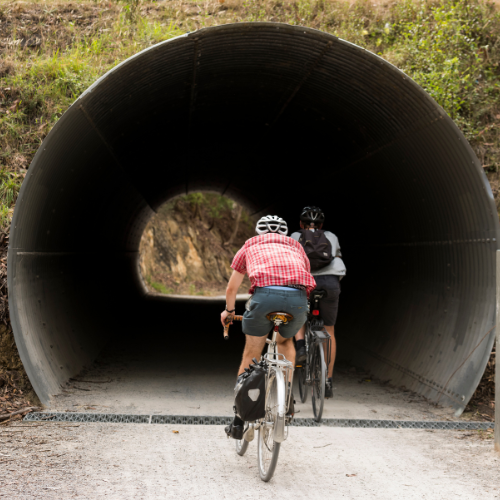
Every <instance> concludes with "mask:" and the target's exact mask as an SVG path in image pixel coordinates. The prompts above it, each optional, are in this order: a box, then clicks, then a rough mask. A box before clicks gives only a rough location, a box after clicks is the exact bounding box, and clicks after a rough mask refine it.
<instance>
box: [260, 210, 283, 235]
mask: <svg viewBox="0 0 500 500" xmlns="http://www.w3.org/2000/svg"><path fill="white" fill-rule="evenodd" d="M255 232H256V233H257V234H266V233H278V234H282V235H283V236H286V235H287V234H288V226H287V225H286V222H285V221H284V220H283V219H282V218H281V217H278V216H277V215H266V216H265V217H262V218H261V219H259V222H257V225H256V226H255Z"/></svg>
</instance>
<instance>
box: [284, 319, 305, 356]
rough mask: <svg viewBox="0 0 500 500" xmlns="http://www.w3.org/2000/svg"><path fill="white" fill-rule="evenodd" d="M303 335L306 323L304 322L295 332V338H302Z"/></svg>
mask: <svg viewBox="0 0 500 500" xmlns="http://www.w3.org/2000/svg"><path fill="white" fill-rule="evenodd" d="M305 336H306V325H305V324H304V325H302V326H301V327H300V330H299V331H298V332H297V335H295V340H304V338H305ZM287 359H288V358H287Z"/></svg>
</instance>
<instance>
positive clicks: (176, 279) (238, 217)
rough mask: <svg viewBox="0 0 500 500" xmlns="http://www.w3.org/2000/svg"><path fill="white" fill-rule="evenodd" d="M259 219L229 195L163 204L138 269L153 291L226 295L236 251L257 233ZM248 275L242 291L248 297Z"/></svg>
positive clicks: (192, 197)
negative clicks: (256, 224)
mask: <svg viewBox="0 0 500 500" xmlns="http://www.w3.org/2000/svg"><path fill="white" fill-rule="evenodd" d="M255 223H256V219H255V217H252V216H250V214H249V212H248V210H246V209H245V208H244V207H243V206H242V205H240V204H238V203H235V202H234V201H233V200H231V199H230V198H228V197H227V196H223V195H220V194H218V193H210V192H201V191H198V192H193V193H189V194H187V195H181V196H177V197H175V198H173V199H171V200H169V201H168V202H166V203H164V204H163V205H162V206H161V207H160V208H158V210H157V211H156V214H155V215H154V216H153V217H152V218H151V219H150V220H149V222H148V224H147V226H146V228H145V229H144V232H143V234H142V238H141V243H140V245H139V269H140V272H141V276H142V279H143V281H144V282H145V287H146V289H147V290H148V291H149V292H150V293H160V294H166V295H181V296H185V297H219V298H221V297H222V298H224V295H225V293H226V287H227V284H228V282H229V279H230V277H231V274H232V269H231V267H230V266H231V262H232V259H233V257H234V255H235V253H236V251H237V250H238V249H239V248H240V247H241V246H242V245H243V244H244V243H245V241H246V240H247V239H249V238H252V237H253V236H254V235H255ZM249 288H250V280H249V279H248V276H245V278H244V279H243V283H242V286H241V287H240V295H244V294H246V295H248V294H247V292H248V290H249Z"/></svg>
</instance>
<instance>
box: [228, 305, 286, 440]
mask: <svg viewBox="0 0 500 500" xmlns="http://www.w3.org/2000/svg"><path fill="white" fill-rule="evenodd" d="M242 320H243V316H237V315H235V316H233V317H232V318H231V319H230V320H229V321H228V322H226V325H225V327H224V338H225V339H226V340H228V339H229V325H230V322H231V321H242ZM273 322H274V327H273V335H272V338H271V339H266V343H267V352H266V353H265V354H264V355H263V356H262V358H263V359H265V360H266V362H267V365H268V372H267V377H266V388H267V387H268V384H269V380H270V379H271V377H272V376H275V377H276V382H277V383H276V386H277V389H278V391H277V392H278V394H277V399H278V411H277V422H276V423H274V425H275V428H274V441H275V442H277V443H282V442H283V441H285V439H286V438H287V433H286V432H285V427H286V425H287V424H289V421H290V420H291V418H290V417H287V415H286V414H287V412H288V409H289V407H290V401H291V397H292V387H293V373H294V366H293V363H292V362H291V361H288V360H287V359H286V358H285V356H284V355H283V354H280V353H279V352H278V343H277V338H278V333H279V331H280V330H279V329H280V326H281V325H282V324H283V320H281V319H280V318H279V317H275V319H274V321H273ZM265 424H266V421H265V418H264V419H261V420H257V421H256V422H255V423H252V422H249V424H248V428H247V429H246V431H245V433H244V434H243V439H244V440H245V441H249V442H250V441H252V440H253V438H254V431H256V430H257V429H259V427H260V426H261V425H265Z"/></svg>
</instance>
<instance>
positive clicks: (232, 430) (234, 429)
mask: <svg viewBox="0 0 500 500" xmlns="http://www.w3.org/2000/svg"><path fill="white" fill-rule="evenodd" d="M224 430H225V431H226V434H227V437H231V438H233V439H238V440H240V439H243V426H242V425H234V423H233V422H231V423H230V424H229V425H227V426H226V428H225V429H224Z"/></svg>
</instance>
